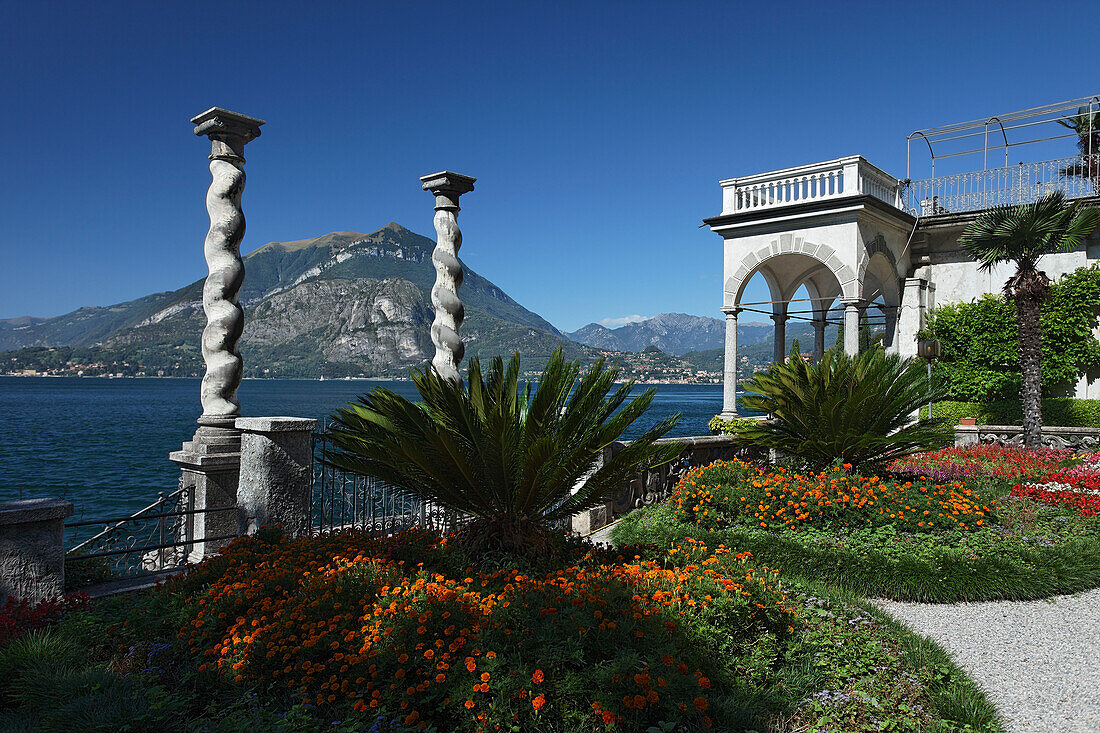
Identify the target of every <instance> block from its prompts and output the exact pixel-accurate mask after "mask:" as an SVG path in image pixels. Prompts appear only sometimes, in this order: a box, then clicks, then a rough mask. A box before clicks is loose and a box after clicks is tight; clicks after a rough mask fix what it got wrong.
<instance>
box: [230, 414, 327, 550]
mask: <svg viewBox="0 0 1100 733" xmlns="http://www.w3.org/2000/svg"><path fill="white" fill-rule="evenodd" d="M236 427H237V429H238V430H240V431H241V480H240V483H239V484H238V486H237V529H238V532H239V533H240V534H255V533H256V530H258V529H259V528H260V527H264V526H267V525H274V524H281V525H282V526H283V529H284V530H286V532H287V533H288V534H289V535H290V536H291V537H297V536H299V535H303V534H308V533H309V529H310V510H311V509H312V506H313V502H312V489H313V475H312V471H311V470H310V468H311V465H312V462H311V458H312V453H313V445H312V440H311V436H312V433H313V431H314V430H315V429H316V427H317V421H316V420H308V419H306V418H300V417H239V418H237V422H236Z"/></svg>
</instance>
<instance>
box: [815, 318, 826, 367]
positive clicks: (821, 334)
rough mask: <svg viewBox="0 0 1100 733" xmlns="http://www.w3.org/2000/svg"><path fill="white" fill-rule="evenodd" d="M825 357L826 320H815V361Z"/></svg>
mask: <svg viewBox="0 0 1100 733" xmlns="http://www.w3.org/2000/svg"><path fill="white" fill-rule="evenodd" d="M824 357H825V320H824V319H821V320H815V321H814V361H821V360H822V359H823V358H824Z"/></svg>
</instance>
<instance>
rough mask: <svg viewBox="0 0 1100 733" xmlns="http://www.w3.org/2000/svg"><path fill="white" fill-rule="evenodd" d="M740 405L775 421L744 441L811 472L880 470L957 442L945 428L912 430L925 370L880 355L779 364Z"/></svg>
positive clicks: (833, 355) (746, 433)
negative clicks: (843, 467)
mask: <svg viewBox="0 0 1100 733" xmlns="http://www.w3.org/2000/svg"><path fill="white" fill-rule="evenodd" d="M744 387H745V391H746V392H750V393H752V394H746V396H745V397H743V398H742V400H741V403H742V404H743V405H745V406H746V407H748V408H749V409H751V410H757V411H759V412H763V413H767V414H769V415H771V416H772V418H773V419H771V420H768V421H766V422H758V423H756V424H754V425H752V426H746V427H745V428H743V429H742V430H740V435H741V436H743V437H744V438H745V439H746V440H749V441H752V442H754V443H757V444H758V445H761V446H763V447H767V448H773V449H776V450H779V451H781V452H783V453H786V454H788V455H793V456H798V457H799V458H802V459H804V460H805V461H807V462H808V463H809V464H810V465H811V466H812V467H813V468H816V469H821V468H824V467H825V466H828V465H829V464H831V463H834V462H835V463H850V464H853V465H856V466H861V465H863V464H874V463H879V462H883V461H886V460H889V459H891V458H896V457H899V456H904V455H907V454H909V453H915V452H917V451H920V450H926V449H928V448H938V447H940V446H943V445H947V444H948V443H949V442H950V441H951V433H950V431H949V430H947V429H945V428H944V427H943V426H939V425H934V424H931V423H929V422H927V421H923V422H917V423H911V422H910V416H911V414H912V413H913V412H914V411H916V410H917V409H918V408H919V407H920V405H921V404H922V403H924V402H927V400H928V392H927V383H926V376H925V373H924V369H923V368H922V366H921V365H920V364H918V363H917V362H916V361H915V360H905V359H901V358H900V357H898V356H897V355H896V354H890V355H888V354H886V353H885V352H884V351H883V350H882V349H878V348H875V349H871V350H869V351H865V352H862V353H860V354H859V355H858V356H856V357H854V358H853V357H849V356H847V355H846V354H844V353H843V352H842V351H839V350H832V351H829V352H827V353H826V354H825V356H824V357H823V358H822V359H820V360H818V361H817V362H807V361H803V360H802V359H791V360H789V361H787V362H783V363H773V364H772V365H771V366H770V367H769V368H768V369H767V371H762V372H757V373H756V375H755V376H754V377H753V378H752V379H750V380H748V381H747V382H745V385H744Z"/></svg>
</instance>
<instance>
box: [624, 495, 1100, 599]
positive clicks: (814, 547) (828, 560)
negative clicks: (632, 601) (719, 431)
mask: <svg viewBox="0 0 1100 733" xmlns="http://www.w3.org/2000/svg"><path fill="white" fill-rule="evenodd" d="M1037 514H1040V515H1043V516H1045V517H1046V518H1047V519H1050V520H1052V521H1053V522H1058V521H1059V520H1060V519H1062V518H1065V519H1066V520H1067V521H1066V522H1065V523H1064V524H1066V525H1073V526H1075V527H1077V529H1076V530H1075V531H1080V532H1081V535H1080V536H1077V537H1072V538H1069V539H1062V540H1060V541H1059V542H1058V543H1057V544H1054V546H1052V547H1044V546H1042V540H1043V536H1042V535H1039V536H1038V537H1035V540H1036V541H1035V542H1028V543H1025V542H1021V541H1005V540H1001V539H999V538H998V537H997V535H996V534H995V531H993V530H987V531H983V532H979V533H974V534H970V535H962V534H959V535H955V536H952V537H945V536H939V537H937V536H925V537H920V536H919V535H917V536H914V535H905V534H900V533H897V532H891V531H889V530H882V529H870V530H845V531H843V532H827V531H812V530H810V531H805V530H803V531H790V530H784V531H779V532H770V531H767V530H762V529H752V528H730V529H718V530H704V529H701V528H700V527H698V526H697V525H693V524H687V523H685V522H681V521H679V520H677V518H676V517H675V516H674V514H673V512H672V510H671V509H670V508H669V507H668V506H667V505H656V506H653V507H648V508H645V509H639V510H637V511H635V512H632V513H631V514H630V515H628V516H627V517H626V518H625V519H623V521H621V522H619V523H618V524H617V525H616V526H615V528H614V529H613V530H612V538H613V540H614V541H615V542H616V543H624V544H629V543H634V542H646V543H653V544H656V545H658V546H667V545H668V544H669V543H671V542H673V541H675V540H677V539H680V538H682V537H694V538H697V539H701V540H704V541H706V542H708V543H714V544H717V543H724V544H726V545H727V546H729V547H736V548H739V549H742V550H745V551H747V552H751V553H753V555H755V556H756V557H758V558H760V560H761V561H762V562H766V563H767V564H768V565H770V566H771V567H775V568H778V569H779V570H780V572H781V573H782V575H783V577H784V578H787V579H788V581H790V582H796V583H801V582H806V581H810V580H821V581H824V582H827V583H828V584H829V585H830V586H832V587H835V588H838V589H841V590H844V591H846V592H849V593H852V594H855V595H858V596H862V597H873V598H891V599H895V600H903V601H919V602H923V603H958V602H963V601H988V600H1032V599H1039V598H1049V597H1051V596H1055V595H1060V594H1065V593H1077V592H1079V591H1083V590H1088V589H1091V588H1096V587H1100V532H1098V531H1096V529H1094V527H1095V524H1096V523H1095V522H1084V521H1080V520H1078V519H1076V518H1074V517H1071V516H1068V515H1067V514H1066V513H1065V512H1064V511H1060V510H1057V509H1054V508H1038V511H1037ZM1024 531H1026V530H1024Z"/></svg>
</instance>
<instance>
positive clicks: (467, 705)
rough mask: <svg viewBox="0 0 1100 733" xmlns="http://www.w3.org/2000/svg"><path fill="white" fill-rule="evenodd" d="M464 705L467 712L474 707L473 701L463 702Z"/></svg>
mask: <svg viewBox="0 0 1100 733" xmlns="http://www.w3.org/2000/svg"><path fill="white" fill-rule="evenodd" d="M465 705H466V709H467V710H469V709H471V708H472V707H473V706H474V701H473V700H467V701H466V702H465Z"/></svg>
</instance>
